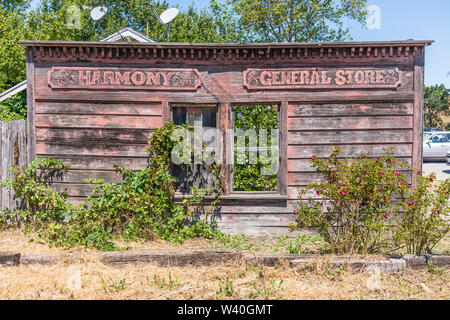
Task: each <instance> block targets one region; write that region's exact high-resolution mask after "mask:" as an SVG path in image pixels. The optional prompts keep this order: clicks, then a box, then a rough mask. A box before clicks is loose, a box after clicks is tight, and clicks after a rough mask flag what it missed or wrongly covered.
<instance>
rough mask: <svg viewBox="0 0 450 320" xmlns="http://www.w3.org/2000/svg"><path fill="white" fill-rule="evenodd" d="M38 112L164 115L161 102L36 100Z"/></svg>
mask: <svg viewBox="0 0 450 320" xmlns="http://www.w3.org/2000/svg"><path fill="white" fill-rule="evenodd" d="M35 108H36V114H71V115H75V114H79V115H83V114H84V115H129V116H162V114H163V111H162V105H161V103H157V102H154V103H105V102H104V101H103V102H99V103H80V102H49V101H38V102H36V106H35Z"/></svg>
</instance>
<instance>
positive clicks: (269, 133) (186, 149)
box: [171, 123, 279, 175]
mask: <svg viewBox="0 0 450 320" xmlns="http://www.w3.org/2000/svg"><path fill="white" fill-rule="evenodd" d="M172 141H177V142H178V143H177V144H176V145H175V146H174V148H173V149H172V153H171V160H172V162H173V164H175V165H182V164H187V165H191V164H213V163H222V164H239V165H255V164H261V165H262V167H261V172H260V174H261V175H274V174H276V173H277V172H278V166H279V130H278V129H259V130H256V129H234V130H233V129H229V130H227V131H226V132H225V141H226V143H225V145H224V144H223V143H221V141H223V140H222V132H221V131H220V130H218V129H216V128H205V127H202V126H201V123H195V124H194V129H193V130H189V129H182V128H179V129H176V130H174V132H173V134H172ZM224 147H225V148H226V150H230V152H227V154H226V157H225V158H224V156H223V152H220V150H223V148H224ZM231 150H232V152H231Z"/></svg>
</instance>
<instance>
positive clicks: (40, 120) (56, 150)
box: [35, 99, 163, 201]
mask: <svg viewBox="0 0 450 320" xmlns="http://www.w3.org/2000/svg"><path fill="white" fill-rule="evenodd" d="M35 107H36V113H35V115H36V143H35V150H36V155H37V156H41V157H52V158H56V159H60V160H61V161H63V162H66V163H68V164H69V165H70V170H68V171H67V172H66V173H65V174H64V176H63V177H62V179H60V180H59V181H57V182H56V183H55V184H54V188H55V190H58V191H62V190H63V189H65V188H67V189H68V195H69V197H70V198H71V199H72V198H73V199H76V200H77V201H81V200H83V199H84V198H85V197H86V196H87V195H88V194H90V193H91V187H90V186H89V185H86V184H85V180H86V179H89V178H95V179H102V180H104V181H105V182H115V183H117V182H120V181H121V175H120V174H119V173H117V172H116V171H115V168H114V164H117V165H118V166H119V167H125V168H128V169H133V170H138V169H143V168H145V167H146V166H147V163H148V156H147V154H146V153H145V150H146V149H147V148H148V147H149V146H148V140H149V139H150V137H151V135H152V132H153V129H155V128H158V127H160V126H162V123H163V108H162V103H161V102H160V103H155V102H153V103H148V102H146V103H119V104H118V103H109V102H108V101H107V100H106V99H104V100H103V101H102V102H101V103H86V102H83V103H80V102H76V101H69V102H55V101H52V100H47V101H37V102H36V104H35ZM77 198H78V199H77Z"/></svg>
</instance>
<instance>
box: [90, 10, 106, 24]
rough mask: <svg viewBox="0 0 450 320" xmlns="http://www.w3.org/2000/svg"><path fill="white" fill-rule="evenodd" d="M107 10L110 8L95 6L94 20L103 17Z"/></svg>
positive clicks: (92, 15) (92, 13) (93, 11)
mask: <svg viewBox="0 0 450 320" xmlns="http://www.w3.org/2000/svg"><path fill="white" fill-rule="evenodd" d="M107 11H108V9H107V8H106V7H95V8H94V9H92V11H91V18H92V20H94V21H98V20H100V19H101V18H103V17H104V16H105V14H106V12H107Z"/></svg>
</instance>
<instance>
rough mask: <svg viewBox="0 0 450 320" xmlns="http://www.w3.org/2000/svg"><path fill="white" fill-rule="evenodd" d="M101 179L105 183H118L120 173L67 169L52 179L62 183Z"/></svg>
mask: <svg viewBox="0 0 450 320" xmlns="http://www.w3.org/2000/svg"><path fill="white" fill-rule="evenodd" d="M91 178H92V179H102V180H103V181H104V182H106V183H120V182H121V181H122V176H121V174H120V173H118V172H115V171H110V170H73V169H69V170H67V171H66V172H65V173H64V175H62V177H61V178H60V179H57V180H54V182H64V183H70V184H72V183H75V184H82V183H85V180H86V179H91Z"/></svg>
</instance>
